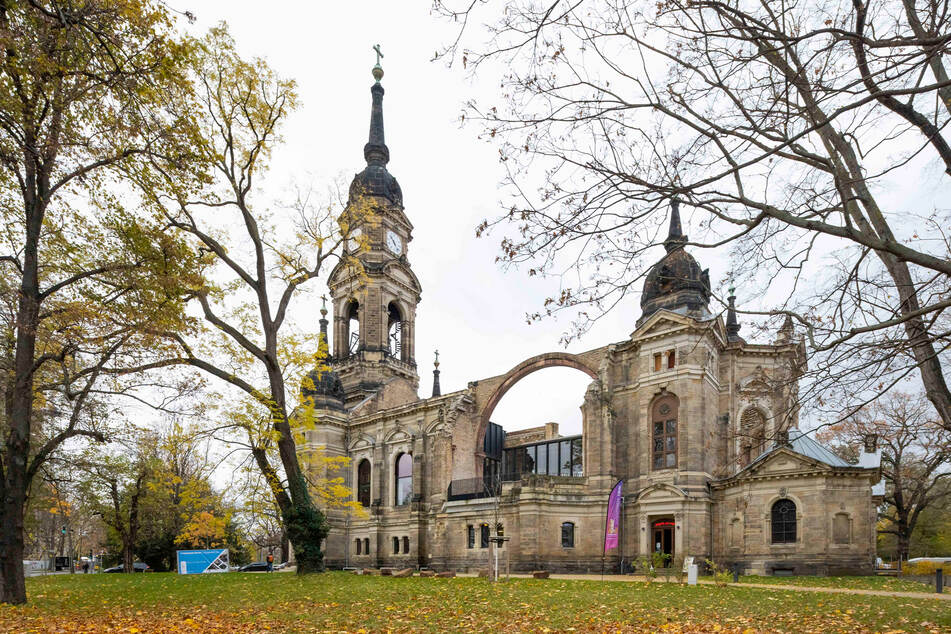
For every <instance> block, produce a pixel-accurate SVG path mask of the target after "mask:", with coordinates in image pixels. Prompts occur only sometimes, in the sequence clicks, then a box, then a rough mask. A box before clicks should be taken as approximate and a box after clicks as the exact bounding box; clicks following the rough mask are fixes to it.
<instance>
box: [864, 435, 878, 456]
mask: <svg viewBox="0 0 951 634" xmlns="http://www.w3.org/2000/svg"><path fill="white" fill-rule="evenodd" d="M862 444H864V445H865V453H875V452H876V451H878V434H865V436H864V437H863V438H862Z"/></svg>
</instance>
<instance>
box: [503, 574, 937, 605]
mask: <svg viewBox="0 0 951 634" xmlns="http://www.w3.org/2000/svg"><path fill="white" fill-rule="evenodd" d="M511 576H513V577H519V578H531V575H523V574H513V575H511ZM551 578H552V579H571V580H580V581H599V580H600V579H601V575H552V576H551ZM604 580H605V581H628V582H631V581H641V582H643V581H645V580H646V579H645V578H644V577H635V576H632V575H604ZM653 583H665V581H664V580H663V579H654V581H653ZM669 583H676V581H674V580H671V581H670V582H669ZM699 583H700V584H702V585H714V582H713V581H709V580H706V579H701V580H700V582H699ZM727 585H729V586H740V587H743V588H765V589H766V590H793V591H801V592H828V593H830V594H865V595H871V596H877V597H902V598H907V599H938V600H940V601H951V593H949V592H944V593H943V594H938V593H937V592H931V593H928V592H901V591H895V590H863V589H860V588H830V587H824V586H792V585H780V584H773V583H729V584H727Z"/></svg>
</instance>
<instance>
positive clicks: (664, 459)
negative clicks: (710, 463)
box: [651, 395, 678, 469]
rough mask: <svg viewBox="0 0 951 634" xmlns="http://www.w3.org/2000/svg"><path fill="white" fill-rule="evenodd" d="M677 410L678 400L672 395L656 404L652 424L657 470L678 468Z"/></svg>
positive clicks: (654, 457)
mask: <svg viewBox="0 0 951 634" xmlns="http://www.w3.org/2000/svg"><path fill="white" fill-rule="evenodd" d="M677 409H678V405H677V398H676V397H675V396H672V395H668V396H664V397H662V398H660V399H658V400H657V402H656V403H654V409H653V411H652V414H651V422H652V425H653V451H652V456H653V465H654V468H655V469H669V468H672V467H676V466H677Z"/></svg>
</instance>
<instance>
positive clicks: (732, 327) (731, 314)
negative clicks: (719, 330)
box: [726, 284, 740, 341]
mask: <svg viewBox="0 0 951 634" xmlns="http://www.w3.org/2000/svg"><path fill="white" fill-rule="evenodd" d="M727 302H728V305H727V310H726V337H727V341H740V322H739V321H737V319H736V289H735V288H734V287H733V285H732V284H731V285H730V296H729V297H727Z"/></svg>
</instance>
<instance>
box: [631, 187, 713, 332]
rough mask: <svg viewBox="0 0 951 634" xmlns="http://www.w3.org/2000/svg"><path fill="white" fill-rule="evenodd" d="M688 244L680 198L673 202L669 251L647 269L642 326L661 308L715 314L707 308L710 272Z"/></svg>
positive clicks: (701, 315) (697, 314)
mask: <svg viewBox="0 0 951 634" xmlns="http://www.w3.org/2000/svg"><path fill="white" fill-rule="evenodd" d="M686 243H687V236H685V235H684V232H683V229H682V228H681V224H680V201H678V200H676V199H674V200H673V201H671V204H670V230H669V231H668V234H667V239H666V240H664V248H665V249H666V250H667V254H666V255H665V256H664V257H663V258H661V260H660V262H658V263H657V264H655V265H654V266H653V267H651V269H650V271H648V272H647V278H646V279H645V280H644V292H643V293H642V294H641V318H640V319H639V320H638V322H637V323H638V325H640V324H641V323H643V321H644V320H645V319H647V318H648V317H650V316H651V315H653V314H654V313H656V312H657V311H658V310H661V309H664V310H669V311H672V312H677V313H680V314H683V315H688V316H691V317H693V318H695V319H700V320H707V319H710V318H711V317H712V315H710V313H709V310H708V308H707V304H708V303H709V301H710V273H709V271H707V270H706V269H701V268H700V265H699V264H698V263H697V261H696V260H695V259H694V257H693V256H692V255H690V254H689V253H687V250H686V249H685V248H684V245H685V244H686Z"/></svg>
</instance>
